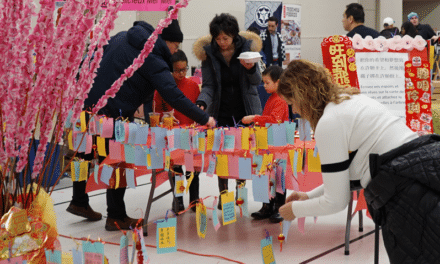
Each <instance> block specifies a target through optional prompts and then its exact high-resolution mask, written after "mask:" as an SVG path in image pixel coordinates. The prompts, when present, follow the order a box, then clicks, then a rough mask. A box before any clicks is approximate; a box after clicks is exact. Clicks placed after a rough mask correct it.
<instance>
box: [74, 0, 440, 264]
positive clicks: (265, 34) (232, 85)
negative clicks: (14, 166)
mask: <svg viewBox="0 0 440 264" xmlns="http://www.w3.org/2000/svg"><path fill="white" fill-rule="evenodd" d="M364 23H365V13H364V9H363V7H362V5H360V4H357V3H353V4H350V5H348V6H347V7H346V10H345V12H344V13H343V19H342V25H343V28H344V29H345V30H346V31H348V33H347V36H349V37H353V36H354V34H360V35H361V36H362V37H366V36H371V37H373V38H376V37H379V36H381V35H382V36H384V37H388V38H390V37H394V36H396V35H399V34H401V35H406V34H408V35H410V36H415V35H421V36H422V37H423V38H424V39H427V40H428V39H432V40H433V41H437V36H435V34H434V32H433V30H432V28H431V27H430V26H429V25H423V24H419V18H418V15H417V14H416V13H410V14H409V15H408V21H407V22H405V23H403V24H402V27H401V29H400V30H399V29H398V28H397V27H395V26H394V20H393V19H392V18H390V17H387V18H386V19H385V20H384V30H383V31H382V32H380V33H379V32H378V31H376V30H374V29H372V28H369V27H366V26H365V25H364ZM277 28H278V19H277V18H275V17H270V18H269V19H268V27H267V30H264V31H261V32H260V35H259V34H257V33H258V29H257V31H255V29H250V30H248V31H240V30H239V25H238V22H237V19H236V18H235V17H234V16H232V15H230V14H226V13H222V14H220V15H216V16H215V17H214V18H213V19H212V21H211V23H210V24H209V32H210V35H208V36H205V37H201V38H199V39H198V40H197V41H196V42H195V43H194V45H193V52H194V54H195V56H196V57H197V59H198V60H200V61H201V65H202V68H201V71H202V77H203V78H202V84H201V89H199V86H198V85H197V84H196V83H195V82H193V81H192V80H190V79H189V78H187V77H186V75H187V71H188V59H187V57H186V54H185V53H184V52H183V51H182V50H179V48H178V47H179V44H180V43H181V42H182V41H183V33H182V32H181V30H180V27H179V24H178V22H177V21H176V20H174V21H173V23H172V24H171V25H170V26H169V27H168V28H166V29H164V30H163V32H162V34H161V35H160V36H159V38H158V40H157V42H156V45H155V47H154V49H153V52H152V53H151V54H150V55H149V56H148V58H147V59H146V60H145V63H144V65H143V66H142V67H141V68H140V69H139V70H137V71H136V72H135V73H134V75H133V77H131V78H129V79H128V80H126V81H125V82H124V84H123V86H122V87H121V89H120V91H119V92H118V93H117V94H116V97H115V98H111V99H109V101H108V103H107V105H106V106H105V107H104V108H103V109H102V110H101V112H100V113H101V114H105V115H107V116H109V117H113V118H118V117H119V116H122V117H124V118H128V119H129V120H133V116H134V113H135V111H136V109H138V108H139V107H140V106H141V105H143V104H151V102H152V101H153V100H154V102H155V105H156V110H157V111H158V112H160V113H163V112H167V113H169V112H172V111H175V112H174V116H175V118H176V119H178V121H179V122H180V124H182V125H188V124H192V123H193V122H196V123H198V124H201V125H206V126H207V127H210V128H211V127H215V126H219V127H227V126H229V127H233V126H235V125H236V123H237V122H238V121H240V122H241V123H242V124H244V125H251V124H259V125H264V124H266V123H278V122H284V121H286V120H289V114H290V113H291V112H294V113H297V114H300V115H301V117H302V118H304V119H305V120H307V121H309V122H310V124H311V127H312V128H313V130H314V137H315V140H316V145H317V147H318V149H319V155H320V160H321V164H322V166H321V168H322V177H323V182H324V183H323V185H321V186H320V187H318V188H316V189H314V190H312V191H310V192H307V193H303V192H297V191H293V192H292V194H291V195H290V196H288V197H287V199H286V193H284V194H279V193H277V195H276V197H275V198H273V199H271V200H270V203H269V204H266V203H265V204H263V205H262V208H261V209H260V210H259V211H258V212H254V213H252V215H251V216H252V217H253V218H254V219H256V220H261V219H269V220H270V222H273V223H278V222H281V221H282V220H283V219H284V220H289V221H292V220H294V219H295V218H298V217H305V216H319V215H326V214H332V213H336V212H338V211H341V210H343V209H344V208H346V206H347V204H348V202H349V199H350V195H351V192H350V184H353V183H356V184H358V185H360V186H362V188H365V193H366V199H367V202H368V206H369V209H370V212H371V213H372V214H375V215H376V216H377V215H379V214H380V218H379V217H375V221H377V222H378V223H379V224H380V225H381V226H382V230H383V238H384V242H385V247H386V249H387V252H388V255H389V257H390V261H391V263H403V262H402V260H404V259H405V258H410V259H411V260H412V261H413V263H422V262H423V263H432V260H433V258H434V259H435V260H436V256H437V255H438V254H437V255H436V254H431V253H432V250H431V248H438V246H439V245H438V243H439V242H438V241H439V240H438V239H437V240H436V239H435V238H433V236H434V235H433V234H440V221H439V220H440V217H439V214H438V213H437V212H438V210H439V209H440V208H439V207H440V205H439V204H440V203H439V202H440V195H439V191H440V184H438V183H439V182H440V181H439V179H440V173H439V171H440V162H439V159H440V152H439V149H440V146H439V144H440V143H439V141H440V138H439V137H438V136H436V135H429V136H423V137H418V135H417V134H416V133H415V132H413V131H411V130H410V129H409V128H408V127H407V126H406V125H405V124H404V123H403V122H401V120H399V118H398V117H396V116H393V115H392V114H391V113H390V112H389V111H388V110H387V108H386V107H384V106H383V105H381V104H380V103H378V102H377V101H375V100H373V99H370V98H368V97H367V96H364V95H361V94H359V90H358V89H355V88H352V89H346V88H343V87H340V86H339V85H337V84H335V83H333V82H332V78H331V76H330V75H329V73H328V72H327V71H326V70H325V69H324V67H322V66H321V65H317V64H314V63H311V62H308V61H305V60H294V61H291V62H290V63H289V65H288V67H287V69H286V70H284V71H283V69H282V67H281V66H282V62H283V60H284V58H285V57H284V51H283V49H282V39H281V38H280V34H279V33H278V32H277ZM153 31H154V28H153V27H152V26H151V25H149V24H148V23H146V22H142V21H138V22H135V23H134V25H133V27H131V28H130V29H129V30H128V31H124V32H120V33H118V34H117V35H115V36H114V37H112V38H111V39H110V41H109V43H108V45H107V46H106V48H105V51H104V56H103V59H102V61H101V64H100V68H99V69H98V73H97V76H96V78H95V81H94V84H93V87H92V89H91V91H90V94H89V96H88V98H87V100H86V102H85V106H84V108H85V109H87V108H88V107H89V106H92V105H94V104H95V103H96V102H97V100H98V99H99V98H100V97H101V96H102V95H103V94H104V93H105V92H106V90H107V89H109V88H110V86H111V85H112V83H113V82H114V81H115V80H116V79H117V78H118V77H119V76H120V75H121V74H122V73H123V71H124V69H125V68H127V67H128V66H129V64H130V63H131V62H132V61H133V59H134V58H136V57H137V56H138V55H139V53H140V51H141V50H142V48H143V46H144V44H145V42H146V41H147V39H148V37H149V36H150V35H151V33H152V32H153ZM247 51H254V52H262V53H263V55H264V58H265V64H266V65H265V67H261V66H262V65H261V62H258V63H254V62H252V63H249V62H246V61H245V60H242V59H239V58H238V57H239V55H240V54H241V53H243V52H247ZM170 72H171V73H172V74H170ZM260 85H261V86H262V87H264V89H265V91H266V92H267V93H268V94H269V95H270V96H269V98H268V99H267V102H265V105H264V110H263V107H262V101H261V98H260V96H259V92H258V86H260ZM288 105H290V106H291V109H292V110H289V106H288ZM145 119H146V120H147V121H148V120H149V117H148V113H145ZM84 158H87V157H84ZM174 171H175V172H177V173H179V172H180V173H181V168H179V167H174ZM413 172H414V173H413ZM188 176H189V175H187V177H188ZM85 184H86V183H85V182H74V185H73V186H74V188H73V189H74V194H73V198H72V202H71V204H70V205H69V207H68V209H67V210H68V211H69V212H71V213H73V214H75V215H79V216H82V217H85V218H88V219H90V220H100V219H101V217H102V215H101V214H99V213H97V212H95V211H94V210H93V209H92V208H90V205H89V203H88V196H87V194H86V193H85ZM241 184H244V182H242V181H237V186H238V185H241ZM388 187H392V188H391V189H389V188H388ZM218 189H219V193H222V192H223V191H225V190H228V179H227V178H222V177H218ZM124 193H125V188H119V189H108V190H107V213H108V218H107V221H106V224H105V228H106V230H109V231H114V230H118V227H119V228H121V229H126V230H128V229H130V228H131V227H133V226H134V224H135V223H136V222H137V219H132V218H130V217H129V216H128V215H127V213H126V211H125V204H124V201H123V198H124ZM397 194H398V195H397ZM422 194H423V195H427V196H428V197H429V199H431V200H430V201H429V202H428V201H425V199H424V197H426V196H423V195H422ZM415 198H418V199H415ZM198 199H199V172H196V173H195V177H194V180H193V181H192V184H191V188H190V201H189V202H190V203H195V202H197V200H198ZM178 201H179V202H178V206H177V207H173V210H174V211H176V212H178V211H182V210H183V209H184V208H185V206H184V203H183V199H181V198H179V200H178ZM410 201H411V202H410ZM396 205H398V206H396ZM218 207H219V209H221V201H219V204H218ZM194 208H195V207H194ZM409 215H416V216H417V217H418V218H417V219H419V218H420V219H419V220H417V219H416V218H411V217H409ZM400 216H402V217H400ZM428 218H429V219H428ZM399 225H400V227H399ZM413 228H415V229H417V232H418V233H417V234H419V235H417V234H416V232H405V230H410V229H413ZM427 229H429V230H430V232H424V230H427ZM419 231H420V232H419ZM431 233H432V234H431ZM435 241H437V242H435ZM433 243H434V244H436V246H434V247H433ZM428 244H429V245H428ZM437 257H438V256H437Z"/></svg>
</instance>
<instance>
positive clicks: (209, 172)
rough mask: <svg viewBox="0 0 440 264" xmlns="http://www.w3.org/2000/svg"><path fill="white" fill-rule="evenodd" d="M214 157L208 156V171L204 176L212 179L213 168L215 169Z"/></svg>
mask: <svg viewBox="0 0 440 264" xmlns="http://www.w3.org/2000/svg"><path fill="white" fill-rule="evenodd" d="M215 164H216V157H215V156H214V155H209V166H208V170H207V171H206V176H208V177H212V176H213V175H214V173H215V167H216V165H215Z"/></svg>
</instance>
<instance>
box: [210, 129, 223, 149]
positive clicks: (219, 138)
mask: <svg viewBox="0 0 440 264" xmlns="http://www.w3.org/2000/svg"><path fill="white" fill-rule="evenodd" d="M222 131H223V129H221V128H217V129H215V130H214V144H213V146H212V151H220V144H221V142H222Z"/></svg>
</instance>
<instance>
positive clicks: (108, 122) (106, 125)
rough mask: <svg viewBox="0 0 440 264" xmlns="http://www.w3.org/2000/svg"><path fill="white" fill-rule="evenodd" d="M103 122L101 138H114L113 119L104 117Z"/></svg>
mask: <svg viewBox="0 0 440 264" xmlns="http://www.w3.org/2000/svg"><path fill="white" fill-rule="evenodd" d="M101 120H102V131H101V137H103V138H112V137H113V118H107V117H103V118H102V119H101Z"/></svg>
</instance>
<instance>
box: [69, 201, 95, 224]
mask: <svg viewBox="0 0 440 264" xmlns="http://www.w3.org/2000/svg"><path fill="white" fill-rule="evenodd" d="M66 211H67V212H69V213H71V214H74V215H77V216H82V217H84V218H87V219H88V220H90V221H98V220H101V218H102V214H101V213H98V212H95V211H94V210H93V209H92V208H91V207H90V205H87V207H82V206H76V205H74V204H72V203H70V205H69V207H67V209H66Z"/></svg>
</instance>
